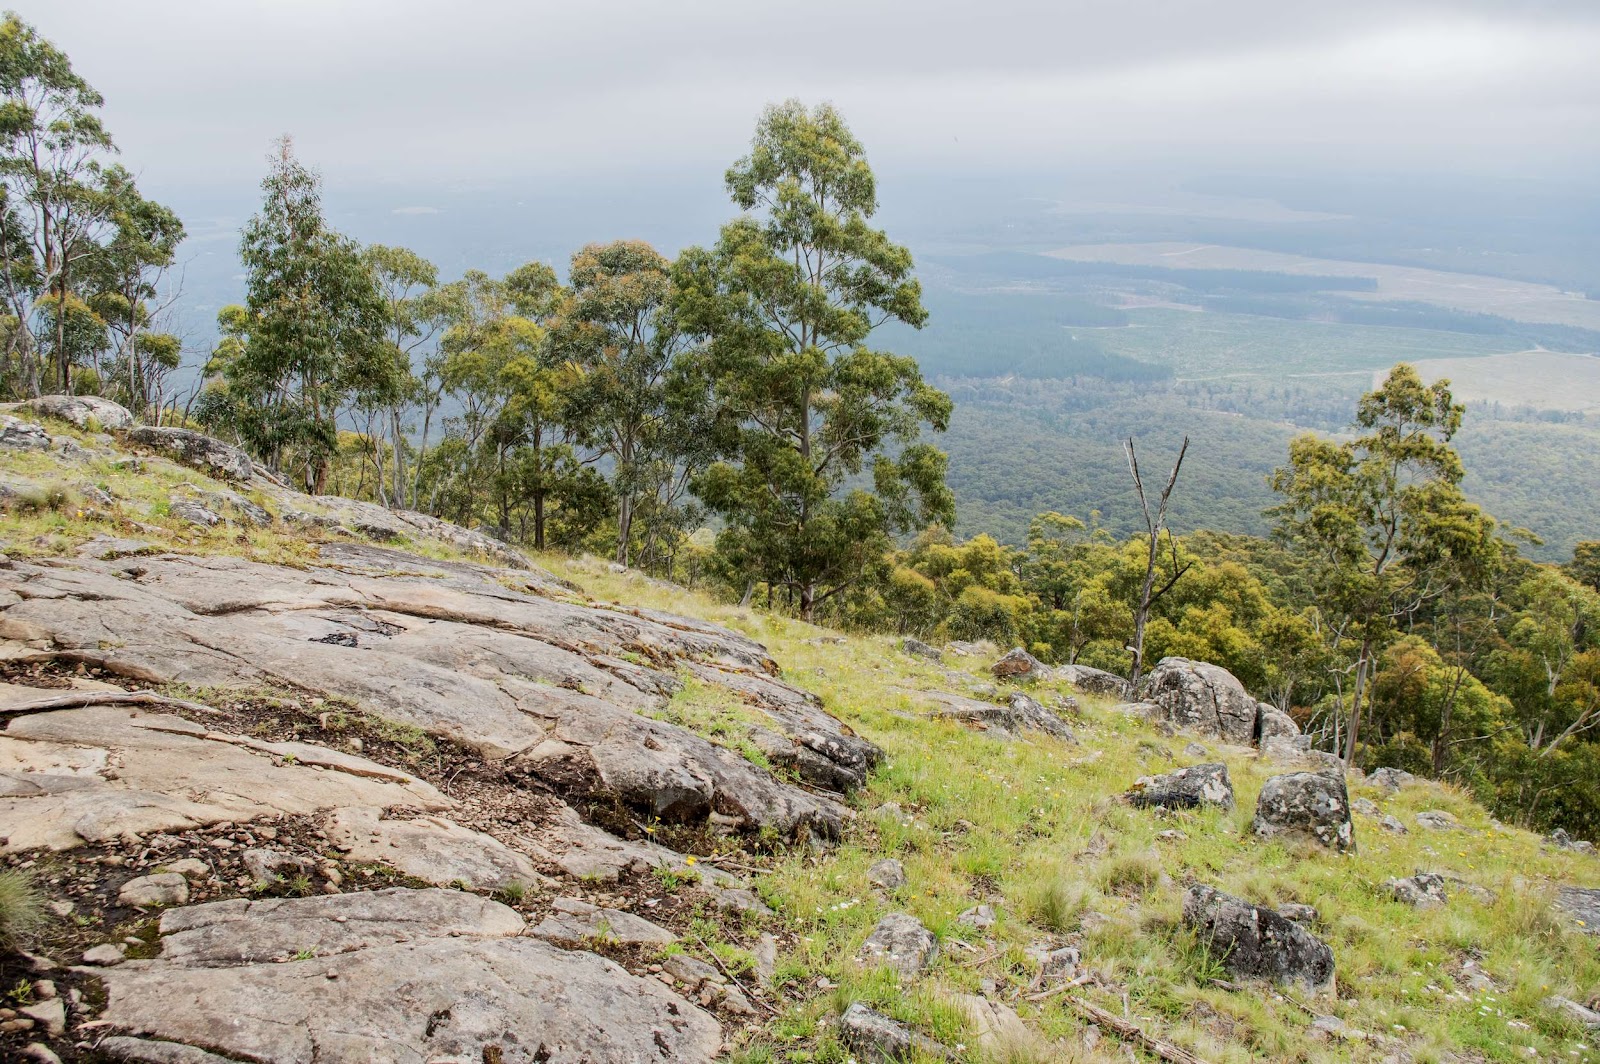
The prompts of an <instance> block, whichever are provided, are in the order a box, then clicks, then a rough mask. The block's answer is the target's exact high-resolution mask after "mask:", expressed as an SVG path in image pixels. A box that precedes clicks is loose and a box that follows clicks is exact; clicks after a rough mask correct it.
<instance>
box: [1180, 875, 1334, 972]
mask: <svg viewBox="0 0 1600 1064" xmlns="http://www.w3.org/2000/svg"><path fill="white" fill-rule="evenodd" d="M1183 922H1184V924H1185V925H1186V926H1188V927H1190V928H1192V929H1193V930H1194V931H1195V932H1196V934H1198V935H1199V936H1200V938H1201V939H1202V941H1204V942H1206V943H1208V944H1209V946H1210V948H1211V952H1212V956H1215V957H1220V958H1221V959H1222V964H1223V966H1224V967H1225V968H1227V970H1228V971H1230V972H1232V973H1233V974H1234V975H1235V976H1237V977H1240V978H1246V979H1266V980H1270V981H1272V982H1277V983H1299V984H1302V985H1304V986H1306V987H1308V988H1310V989H1311V990H1314V991H1321V990H1327V989H1331V988H1332V987H1333V982H1334V964H1333V950H1331V949H1330V948H1329V947H1328V945H1327V943H1325V942H1323V941H1322V940H1321V939H1319V938H1317V937H1316V936H1315V935H1313V934H1311V932H1309V931H1307V930H1305V929H1304V928H1303V927H1301V926H1300V925H1299V924H1297V923H1295V922H1294V921H1292V920H1289V919H1286V918H1284V917H1282V916H1279V915H1278V914H1277V913H1275V912H1273V911H1272V910H1270V909H1263V908H1260V907H1259V906H1255V905H1251V904H1250V903H1249V902H1247V901H1245V900H1244V899H1242V898H1236V897H1234V896H1233V895H1231V894H1224V893H1223V892H1222V891H1220V890H1215V889H1213V888H1211V887H1207V886H1194V887H1190V888H1189V891H1188V892H1187V893H1186V894H1185V895H1184V899H1183Z"/></svg>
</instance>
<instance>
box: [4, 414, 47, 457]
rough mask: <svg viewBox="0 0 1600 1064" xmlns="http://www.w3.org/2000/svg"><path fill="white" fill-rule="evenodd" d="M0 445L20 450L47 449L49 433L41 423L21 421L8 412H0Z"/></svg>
mask: <svg viewBox="0 0 1600 1064" xmlns="http://www.w3.org/2000/svg"><path fill="white" fill-rule="evenodd" d="M0 447H9V448H12V449H15V450H21V451H47V450H49V449H50V434H49V433H48V432H46V431H45V430H44V426H42V425H36V424H34V423H33V422H31V421H23V420H22V419H21V418H15V417H12V416H11V415H10V414H0Z"/></svg>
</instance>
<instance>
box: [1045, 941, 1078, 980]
mask: <svg viewBox="0 0 1600 1064" xmlns="http://www.w3.org/2000/svg"><path fill="white" fill-rule="evenodd" d="M1035 956H1037V958H1038V961H1039V977H1040V978H1041V979H1071V978H1072V976H1073V974H1074V973H1076V972H1077V970H1078V965H1080V964H1082V963H1083V954H1082V953H1081V952H1080V951H1079V950H1078V948H1077V947H1076V946H1061V947H1059V948H1057V949H1046V950H1042V951H1040V952H1038V953H1036V954H1035Z"/></svg>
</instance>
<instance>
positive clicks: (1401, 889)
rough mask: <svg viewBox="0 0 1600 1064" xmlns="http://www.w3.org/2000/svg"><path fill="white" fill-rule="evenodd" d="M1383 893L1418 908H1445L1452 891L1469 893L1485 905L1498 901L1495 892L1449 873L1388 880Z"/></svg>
mask: <svg viewBox="0 0 1600 1064" xmlns="http://www.w3.org/2000/svg"><path fill="white" fill-rule="evenodd" d="M1383 891H1384V893H1385V894H1388V895H1389V896H1390V897H1392V898H1394V900H1395V901H1398V902H1402V903H1404V904H1406V905H1411V906H1414V907H1416V908H1418V909H1438V908H1442V907H1443V906H1444V905H1445V904H1446V903H1448V902H1449V901H1450V895H1451V893H1452V892H1455V893H1460V894H1466V895H1467V896H1468V897H1471V898H1474V899H1476V900H1478V901H1480V902H1482V903H1484V904H1485V905H1487V904H1490V903H1491V902H1493V901H1494V892H1493V891H1490V890H1485V889H1484V888H1483V887H1480V886H1477V885H1476V884H1473V883H1468V882H1467V881H1466V880H1464V879H1461V878H1460V877H1458V876H1453V875H1450V874H1449V873H1447V872H1418V873H1417V874H1416V875H1414V876H1408V877H1406V878H1405V879H1388V880H1385V881H1384V883H1383Z"/></svg>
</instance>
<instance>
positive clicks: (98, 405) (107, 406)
mask: <svg viewBox="0 0 1600 1064" xmlns="http://www.w3.org/2000/svg"><path fill="white" fill-rule="evenodd" d="M22 408H23V409H24V410H29V411H32V412H33V413H35V414H40V415H43V416H45V417H53V418H58V419H60V420H62V421H67V422H70V423H71V424H73V425H74V426H76V427H78V428H80V429H87V428H89V426H90V424H91V423H95V422H98V424H99V427H100V428H101V429H102V430H107V429H125V428H127V427H128V426H129V425H132V424H133V415H132V414H130V413H128V409H127V407H124V406H121V405H119V404H117V403H113V402H112V401H111V400H109V399H102V398H100V397H99V396H98V395H41V396H40V397H39V398H37V399H31V400H29V401H28V402H26V403H23V404H22Z"/></svg>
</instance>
